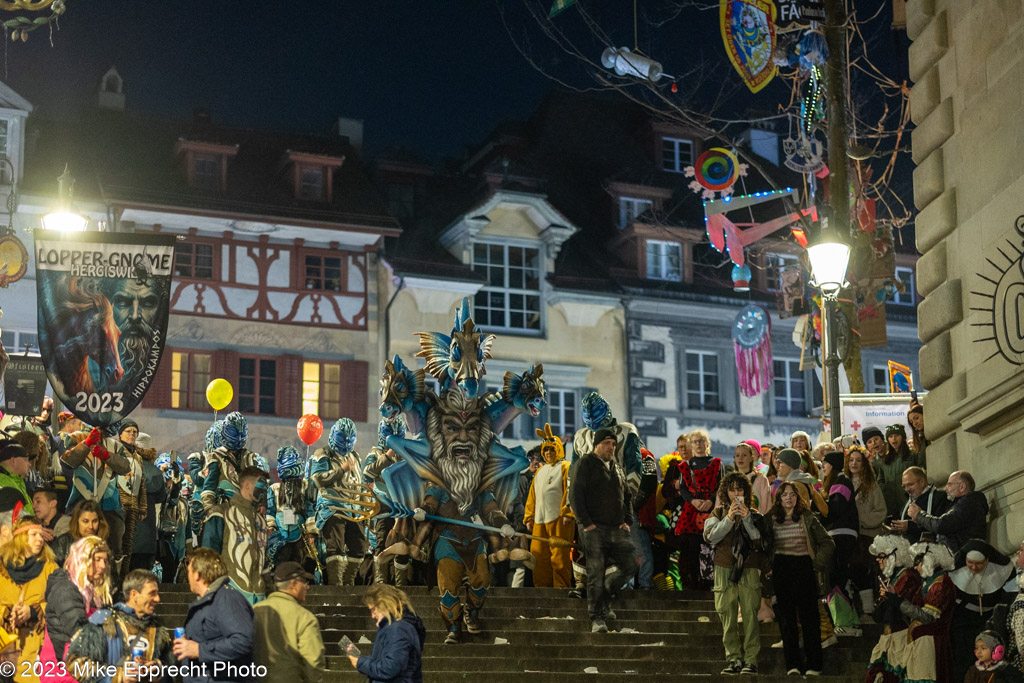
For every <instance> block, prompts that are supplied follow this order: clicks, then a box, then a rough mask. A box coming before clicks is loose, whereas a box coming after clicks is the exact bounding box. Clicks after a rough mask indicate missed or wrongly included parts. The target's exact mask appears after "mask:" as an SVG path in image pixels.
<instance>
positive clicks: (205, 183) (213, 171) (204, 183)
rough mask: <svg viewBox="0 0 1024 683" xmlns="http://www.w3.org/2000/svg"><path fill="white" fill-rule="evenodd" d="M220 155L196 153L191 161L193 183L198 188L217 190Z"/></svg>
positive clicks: (218, 186)
mask: <svg viewBox="0 0 1024 683" xmlns="http://www.w3.org/2000/svg"><path fill="white" fill-rule="evenodd" d="M220 162H221V160H220V157H218V156H217V155H215V154H197V155H196V156H195V161H194V162H193V172H194V175H193V183H194V184H195V186H196V187H197V188H199V189H200V190H219V189H221V188H220Z"/></svg>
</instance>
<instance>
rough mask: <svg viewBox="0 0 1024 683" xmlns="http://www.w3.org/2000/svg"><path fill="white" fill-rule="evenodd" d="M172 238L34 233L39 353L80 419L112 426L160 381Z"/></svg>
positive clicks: (58, 391) (55, 386)
mask: <svg viewBox="0 0 1024 683" xmlns="http://www.w3.org/2000/svg"><path fill="white" fill-rule="evenodd" d="M174 242H175V238H174V236H173V235H143V234H134V233H74V234H70V235H66V234H62V233H54V232H48V231H37V232H36V233H35V248H34V253H35V258H36V292H37V300H38V317H39V349H40V352H41V353H42V356H43V363H44V365H45V366H46V375H47V378H48V379H49V381H50V385H51V386H52V387H53V390H54V392H55V393H56V395H57V396H58V397H59V398H60V399H61V401H62V402H63V403H64V405H65V406H66V407H67V409H68V410H70V411H71V412H72V413H73V414H74V415H75V417H77V418H79V419H81V420H84V421H85V422H86V424H91V425H97V426H102V425H109V424H113V423H114V422H117V421H119V420H120V419H122V418H123V417H125V416H126V415H128V414H129V413H131V412H132V410H134V409H135V407H136V406H138V404H139V402H140V401H141V400H142V397H143V396H145V395H146V391H147V390H148V389H149V387H150V385H151V384H152V383H153V379H154V378H155V376H156V370H157V367H158V366H159V364H160V358H161V356H162V355H163V349H164V340H165V338H166V334H167V316H168V313H169V310H170V291H171V272H172V268H173V264H174Z"/></svg>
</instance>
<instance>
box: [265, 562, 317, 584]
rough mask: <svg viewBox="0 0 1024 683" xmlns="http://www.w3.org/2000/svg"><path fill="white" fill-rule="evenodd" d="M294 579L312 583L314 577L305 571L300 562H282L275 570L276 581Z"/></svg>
mask: <svg viewBox="0 0 1024 683" xmlns="http://www.w3.org/2000/svg"><path fill="white" fill-rule="evenodd" d="M292 579H302V580H303V581H307V582H312V581H313V575H312V574H310V573H309V572H307V571H306V570H305V569H303V568H302V565H301V564H299V563H298V562H282V563H281V564H279V565H277V567H276V568H275V569H274V581H290V580H292Z"/></svg>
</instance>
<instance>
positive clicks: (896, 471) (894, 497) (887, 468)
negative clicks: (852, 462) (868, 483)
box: [874, 450, 918, 517]
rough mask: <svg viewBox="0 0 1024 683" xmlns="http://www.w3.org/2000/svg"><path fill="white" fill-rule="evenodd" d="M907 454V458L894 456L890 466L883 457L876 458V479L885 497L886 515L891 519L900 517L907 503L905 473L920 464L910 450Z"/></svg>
mask: <svg viewBox="0 0 1024 683" xmlns="http://www.w3.org/2000/svg"><path fill="white" fill-rule="evenodd" d="M907 453H908V456H907V457H905V458H901V457H900V456H899V455H898V454H896V455H894V456H893V458H892V462H890V463H889V464H888V465H887V464H885V459H884V458H883V457H882V456H880V455H879V456H877V457H876V458H875V464H874V467H875V479H876V480H877V481H878V485H879V486H880V487H881V488H882V495H883V496H884V497H885V509H886V514H888V515H889V516H891V517H897V516H899V514H900V510H901V509H903V504H904V503H905V502H906V501H907V493H906V491H904V490H903V472H904V471H905V470H906V469H907V468H908V467H913V466H914V465H917V464H918V460H917V458H916V457H915V456H914V455H913V454H912V453H910V452H909V450H908V451H907Z"/></svg>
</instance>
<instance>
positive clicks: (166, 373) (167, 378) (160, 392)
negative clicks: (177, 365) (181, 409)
mask: <svg viewBox="0 0 1024 683" xmlns="http://www.w3.org/2000/svg"><path fill="white" fill-rule="evenodd" d="M173 353H174V350H173V349H168V348H166V347H165V348H164V352H163V355H162V356H160V364H159V365H157V366H156V374H155V375H154V376H153V383H152V384H150V385H149V390H148V391H146V395H145V396H143V397H142V407H143V408H170V407H171V368H172V367H173V364H172V354H173Z"/></svg>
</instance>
